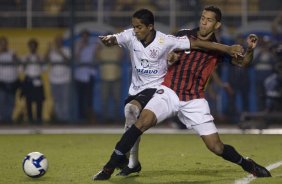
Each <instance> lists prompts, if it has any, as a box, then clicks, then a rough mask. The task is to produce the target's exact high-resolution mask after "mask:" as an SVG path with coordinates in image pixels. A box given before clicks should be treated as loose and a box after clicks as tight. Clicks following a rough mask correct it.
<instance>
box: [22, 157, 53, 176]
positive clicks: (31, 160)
mask: <svg viewBox="0 0 282 184" xmlns="http://www.w3.org/2000/svg"><path fill="white" fill-rule="evenodd" d="M47 169H48V161H47V159H46V157H45V156H44V155H43V154H42V153H40V152H31V153H29V154H27V155H26V157H25V158H24V160H23V170H24V173H25V174H26V175H28V176H29V177H32V178H39V177H41V176H43V175H44V174H45V173H46V171H47Z"/></svg>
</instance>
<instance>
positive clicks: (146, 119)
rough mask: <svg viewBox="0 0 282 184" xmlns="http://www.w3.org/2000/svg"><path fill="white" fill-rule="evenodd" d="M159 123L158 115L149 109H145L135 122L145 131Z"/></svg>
mask: <svg viewBox="0 0 282 184" xmlns="http://www.w3.org/2000/svg"><path fill="white" fill-rule="evenodd" d="M156 124H157V118H156V115H155V114H154V113H153V112H152V111H150V110H147V109H144V110H143V111H142V113H141V114H140V117H139V118H138V120H137V122H136V123H135V125H136V127H137V128H139V129H140V130H141V131H142V132H145V131H146V130H148V129H149V128H151V127H153V126H155V125H156Z"/></svg>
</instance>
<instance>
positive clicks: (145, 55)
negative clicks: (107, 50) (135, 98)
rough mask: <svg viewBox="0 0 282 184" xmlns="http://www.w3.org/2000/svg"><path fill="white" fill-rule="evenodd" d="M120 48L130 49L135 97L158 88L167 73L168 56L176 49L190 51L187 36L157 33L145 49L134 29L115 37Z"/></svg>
mask: <svg viewBox="0 0 282 184" xmlns="http://www.w3.org/2000/svg"><path fill="white" fill-rule="evenodd" d="M114 36H115V37H116V38H117V42H118V44H119V45H120V46H122V47H125V48H128V50H129V52H130V59H131V64H132V79H131V85H130V88H129V94H130V95H135V94H137V93H139V92H140V91H142V90H144V89H146V88H156V87H158V86H159V85H160V84H161V83H162V82H163V78H164V76H165V74H166V72H167V56H168V53H169V52H171V51H173V50H174V49H181V50H187V49H190V41H189V39H188V38H187V37H186V36H183V37H175V36H172V35H166V34H164V33H162V32H159V31H157V32H156V37H155V39H154V40H153V42H152V43H150V44H149V45H148V46H146V47H144V46H143V45H142V43H141V42H140V41H139V40H138V39H137V38H136V37H135V33H134V31H133V29H132V28H131V29H127V30H124V31H123V32H121V33H118V34H115V35H114Z"/></svg>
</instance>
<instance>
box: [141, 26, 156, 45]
mask: <svg viewBox="0 0 282 184" xmlns="http://www.w3.org/2000/svg"><path fill="white" fill-rule="evenodd" d="M156 35H157V31H156V30H153V39H152V40H151V41H150V42H148V43H147V44H145V42H144V40H140V42H141V43H142V45H143V46H144V47H147V46H148V45H150V44H151V43H152V42H153V41H154V40H155V38H156Z"/></svg>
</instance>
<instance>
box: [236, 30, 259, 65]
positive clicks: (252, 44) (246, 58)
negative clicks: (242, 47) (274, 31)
mask: <svg viewBox="0 0 282 184" xmlns="http://www.w3.org/2000/svg"><path fill="white" fill-rule="evenodd" d="M257 43H258V37H257V35H255V34H250V35H249V36H248V37H247V45H248V48H247V50H246V52H245V54H244V55H243V56H240V57H237V58H232V63H233V64H234V65H236V66H239V67H247V66H249V64H250V63H251V62H252V60H253V57H254V49H255V48H256V46H257Z"/></svg>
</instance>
